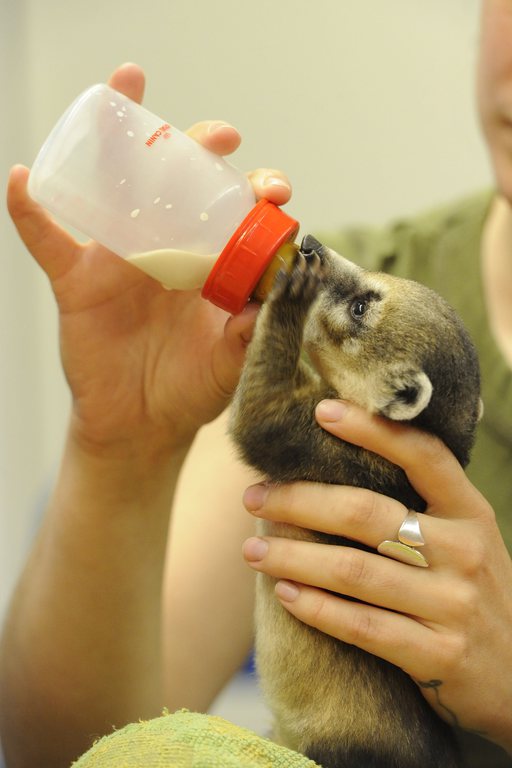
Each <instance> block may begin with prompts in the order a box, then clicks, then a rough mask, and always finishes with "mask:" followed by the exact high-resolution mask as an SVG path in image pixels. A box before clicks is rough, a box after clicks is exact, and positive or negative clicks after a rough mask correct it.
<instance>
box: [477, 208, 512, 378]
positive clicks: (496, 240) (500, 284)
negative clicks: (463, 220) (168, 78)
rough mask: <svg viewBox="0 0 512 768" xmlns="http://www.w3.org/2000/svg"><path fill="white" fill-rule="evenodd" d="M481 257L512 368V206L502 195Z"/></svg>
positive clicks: (496, 330) (500, 341)
mask: <svg viewBox="0 0 512 768" xmlns="http://www.w3.org/2000/svg"><path fill="white" fill-rule="evenodd" d="M481 257H482V276H483V285H484V295H485V304H486V308H487V314H488V316H489V325H490V328H491V331H492V333H493V336H494V338H495V340H496V343H497V345H498V347H499V348H500V350H501V352H502V353H503V356H504V358H505V360H506V362H507V363H508V365H509V366H510V368H512V206H511V205H510V203H508V202H507V201H506V200H505V198H503V197H501V196H497V197H496V198H495V200H494V202H493V204H492V207H491V210H490V211H489V215H488V217H487V221H486V224H485V227H484V231H483V235H482V252H481Z"/></svg>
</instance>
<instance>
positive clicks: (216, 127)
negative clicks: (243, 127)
mask: <svg viewBox="0 0 512 768" xmlns="http://www.w3.org/2000/svg"><path fill="white" fill-rule="evenodd" d="M224 128H231V130H232V131H236V128H235V127H234V126H233V125H230V124H229V123H225V122H224V121H223V120H212V122H211V123H210V125H209V126H208V130H207V133H208V135H209V136H210V135H211V134H212V133H217V131H221V130H223V129H224ZM237 133H238V131H237Z"/></svg>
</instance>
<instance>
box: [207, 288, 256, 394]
mask: <svg viewBox="0 0 512 768" xmlns="http://www.w3.org/2000/svg"><path fill="white" fill-rule="evenodd" d="M259 310H260V305H259V304H257V303H256V302H250V303H249V304H247V306H246V307H245V308H244V310H243V311H242V312H240V314H238V315H233V316H232V317H230V318H229V319H228V321H227V322H226V325H225V328H224V337H223V338H222V339H221V340H220V341H219V342H218V344H217V348H216V349H215V350H214V357H213V371H214V376H215V379H216V381H217V384H218V387H219V388H220V390H221V391H222V392H224V393H225V394H226V395H227V396H228V397H229V396H231V395H232V394H233V391H234V389H235V387H236V385H237V384H238V379H239V378H240V372H241V370H242V365H243V364H244V360H245V353H246V350H247V345H248V344H249V342H250V340H251V338H252V334H253V330H254V324H255V322H256V318H257V316H258V312H259Z"/></svg>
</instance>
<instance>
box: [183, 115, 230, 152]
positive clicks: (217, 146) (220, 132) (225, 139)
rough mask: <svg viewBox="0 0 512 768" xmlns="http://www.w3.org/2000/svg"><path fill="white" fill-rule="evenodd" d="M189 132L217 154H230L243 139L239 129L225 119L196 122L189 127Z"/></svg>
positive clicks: (193, 137)
mask: <svg viewBox="0 0 512 768" xmlns="http://www.w3.org/2000/svg"><path fill="white" fill-rule="evenodd" d="M187 134H188V135H189V136H190V137H191V138H192V139H194V140H195V141H197V142H198V143H199V144H202V145H203V147H206V149H209V150H210V151H211V152H215V154H216V155H230V154H231V153H232V152H234V151H235V150H236V149H238V147H239V146H240V142H241V141H242V137H241V136H240V134H239V133H238V131H237V129H236V128H234V127H233V126H232V125H230V124H229V123H226V122H224V121H223V120H204V121H202V122H200V123H195V125H192V126H191V127H190V128H189V129H188V131H187Z"/></svg>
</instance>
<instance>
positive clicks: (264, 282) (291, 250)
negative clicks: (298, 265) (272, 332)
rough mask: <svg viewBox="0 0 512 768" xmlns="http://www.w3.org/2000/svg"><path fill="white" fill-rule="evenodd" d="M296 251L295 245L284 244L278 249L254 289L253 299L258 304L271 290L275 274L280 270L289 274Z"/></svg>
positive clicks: (296, 246) (297, 248)
mask: <svg viewBox="0 0 512 768" xmlns="http://www.w3.org/2000/svg"><path fill="white" fill-rule="evenodd" d="M298 251H299V246H298V245H297V244H296V243H284V244H283V245H282V246H281V247H280V248H279V250H278V251H277V253H276V255H275V256H274V258H273V259H272V261H271V262H270V264H269V265H268V267H267V268H266V270H265V272H264V273H263V275H262V276H261V278H260V280H259V282H258V284H257V286H256V288H255V289H254V291H253V294H252V298H253V299H256V301H259V302H264V301H265V299H266V298H267V296H268V295H269V293H270V291H271V290H272V286H273V285H274V280H275V279H276V275H277V273H278V272H279V271H280V270H281V269H284V270H285V271H286V272H291V270H292V267H293V264H294V262H295V257H296V255H297V253H298Z"/></svg>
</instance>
